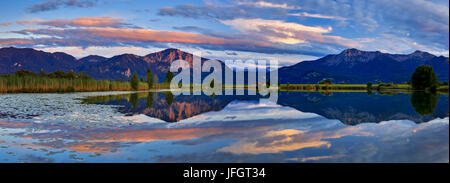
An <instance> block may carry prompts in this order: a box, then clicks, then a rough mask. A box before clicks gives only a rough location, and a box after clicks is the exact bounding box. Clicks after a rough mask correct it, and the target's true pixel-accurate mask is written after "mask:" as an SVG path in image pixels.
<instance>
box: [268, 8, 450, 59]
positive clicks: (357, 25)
mask: <svg viewBox="0 0 450 183" xmlns="http://www.w3.org/2000/svg"><path fill="white" fill-rule="evenodd" d="M268 1H270V2H275V1H272V0H268ZM276 2H279V1H276ZM283 2H285V3H288V4H291V5H295V6H300V7H302V10H303V11H308V12H326V13H327V16H333V17H335V16H339V17H342V18H346V19H347V20H346V21H350V23H349V24H348V28H350V29H353V31H355V32H361V31H367V32H369V33H372V34H373V35H375V36H376V35H379V34H393V35H396V36H397V37H402V38H407V39H413V40H414V41H415V42H417V43H420V44H422V45H429V44H436V43H438V44H439V47H440V48H441V49H447V50H448V47H449V42H448V39H449V37H448V36H449V7H448V3H446V2H445V1H439V0H437V1H426V0H411V1H408V3H405V1H402V0H378V1H372V0H365V1H363V0H349V1H334V0H323V1H316V0H302V1H295V0H286V1H283Z"/></svg>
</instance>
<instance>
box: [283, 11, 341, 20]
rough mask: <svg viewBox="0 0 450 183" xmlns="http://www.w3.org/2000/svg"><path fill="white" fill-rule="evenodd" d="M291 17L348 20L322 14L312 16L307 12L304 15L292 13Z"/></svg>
mask: <svg viewBox="0 0 450 183" xmlns="http://www.w3.org/2000/svg"><path fill="white" fill-rule="evenodd" d="M289 15H290V16H297V17H310V18H321V19H331V20H347V19H346V18H343V17H339V16H328V15H322V14H311V13H307V12H302V13H292V14H289Z"/></svg>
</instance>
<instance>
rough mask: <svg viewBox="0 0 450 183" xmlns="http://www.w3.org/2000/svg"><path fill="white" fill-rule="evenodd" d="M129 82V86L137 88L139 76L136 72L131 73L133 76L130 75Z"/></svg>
mask: <svg viewBox="0 0 450 183" xmlns="http://www.w3.org/2000/svg"><path fill="white" fill-rule="evenodd" d="M130 84H131V88H133V89H134V90H137V89H138V86H139V78H138V76H137V74H136V72H134V73H133V76H131V80H130Z"/></svg>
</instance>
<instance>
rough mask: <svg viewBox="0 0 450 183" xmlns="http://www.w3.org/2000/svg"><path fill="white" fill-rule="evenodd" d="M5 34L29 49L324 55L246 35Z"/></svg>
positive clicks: (147, 31) (102, 31) (132, 32)
mask: <svg viewBox="0 0 450 183" xmlns="http://www.w3.org/2000/svg"><path fill="white" fill-rule="evenodd" d="M8 33H16V34H21V35H25V36H29V37H30V38H20V39H0V44H3V45H16V46H32V47H34V46H35V45H46V46H52V47H58V46H59V47H60V46H72V47H73V46H79V47H83V48H88V47H92V46H103V47H115V46H139V47H149V46H156V47H180V46H191V47H199V48H203V49H209V50H221V51H223V50H230V51H249V52H255V53H270V54H275V53H283V54H304V55H313V56H318V55H323V54H324V53H325V52H326V50H325V49H319V50H315V49H313V48H305V49H298V47H297V46H289V45H287V46H286V45H284V44H281V43H274V42H268V41H266V40H265V39H263V38H259V37H258V36H261V35H254V36H252V35H248V34H236V35H233V34H231V35H228V37H226V38H224V37H220V36H211V35H205V34H198V33H191V32H177V31H160V30H152V29H127V28H71V29H59V28H58V29H53V28H49V29H24V30H19V31H9V32H8ZM24 41H27V42H24ZM13 43H17V44H13ZM20 43H24V44H20ZM164 44H166V45H164ZM169 44H170V45H169ZM178 44H180V45H178ZM319 47H320V46H319Z"/></svg>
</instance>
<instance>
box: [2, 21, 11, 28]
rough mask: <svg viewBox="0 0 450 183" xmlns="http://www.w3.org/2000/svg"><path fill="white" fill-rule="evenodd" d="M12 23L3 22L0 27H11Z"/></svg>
mask: <svg viewBox="0 0 450 183" xmlns="http://www.w3.org/2000/svg"><path fill="white" fill-rule="evenodd" d="M11 24H12V23H11V22H3V23H0V26H5V27H6V26H9V25H11Z"/></svg>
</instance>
